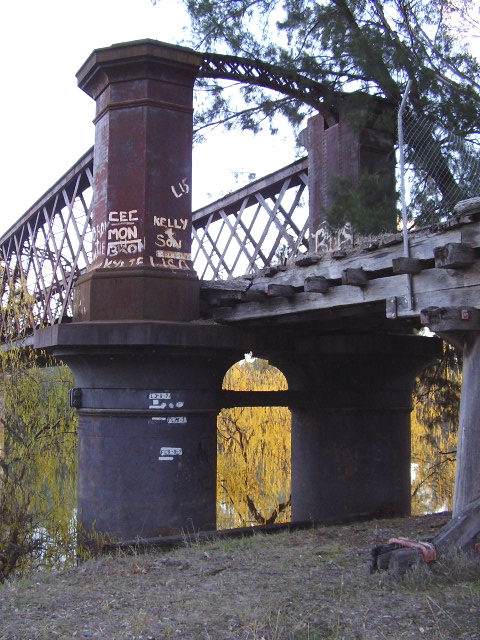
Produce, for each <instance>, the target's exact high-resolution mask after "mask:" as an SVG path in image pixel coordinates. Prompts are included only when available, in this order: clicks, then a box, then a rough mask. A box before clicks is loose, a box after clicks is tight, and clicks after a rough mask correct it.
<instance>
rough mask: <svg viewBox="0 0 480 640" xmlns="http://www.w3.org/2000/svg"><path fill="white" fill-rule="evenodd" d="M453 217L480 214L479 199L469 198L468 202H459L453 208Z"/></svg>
mask: <svg viewBox="0 0 480 640" xmlns="http://www.w3.org/2000/svg"><path fill="white" fill-rule="evenodd" d="M453 213H454V214H455V215H464V214H467V213H469V214H470V213H480V198H478V197H477V198H469V199H468V200H460V202H457V204H456V205H455V206H454V207H453Z"/></svg>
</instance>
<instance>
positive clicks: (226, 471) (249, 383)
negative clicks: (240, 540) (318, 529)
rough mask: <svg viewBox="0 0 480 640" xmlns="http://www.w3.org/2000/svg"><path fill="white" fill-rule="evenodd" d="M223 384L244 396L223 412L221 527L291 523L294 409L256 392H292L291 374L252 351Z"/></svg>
mask: <svg viewBox="0 0 480 640" xmlns="http://www.w3.org/2000/svg"><path fill="white" fill-rule="evenodd" d="M222 388H223V389H224V390H226V391H233V392H238V401H236V398H235V397H234V399H233V400H232V402H231V403H230V405H229V408H224V409H222V410H221V411H220V413H219V414H218V417H217V529H232V528H237V527H245V526H256V525H265V524H273V523H278V522H289V521H290V520H291V489H290V485H291V412H290V410H289V409H288V408H287V407H285V406H274V405H275V404H276V403H275V399H272V400H271V401H270V402H269V403H268V404H269V405H270V406H261V405H262V402H263V404H265V398H264V397H263V400H262V399H260V398H259V399H258V400H255V393H256V392H262V391H263V392H277V391H287V390H288V384H287V380H286V378H285V375H284V374H283V373H282V372H281V371H280V369H278V368H277V367H274V366H272V365H270V364H269V363H268V361H267V360H264V359H261V358H255V357H252V355H251V354H247V355H246V356H245V358H244V359H243V360H240V361H239V362H236V363H235V364H234V365H232V366H231V367H230V369H228V371H227V372H226V374H225V377H224V379H223V384H222ZM234 405H235V406H234Z"/></svg>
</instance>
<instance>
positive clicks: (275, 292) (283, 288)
mask: <svg viewBox="0 0 480 640" xmlns="http://www.w3.org/2000/svg"><path fill="white" fill-rule="evenodd" d="M294 293H295V289H294V288H293V287H292V286H290V285H289V284H269V285H268V288H267V295H268V296H270V297H271V298H276V297H282V298H291V297H292V296H293V294H294Z"/></svg>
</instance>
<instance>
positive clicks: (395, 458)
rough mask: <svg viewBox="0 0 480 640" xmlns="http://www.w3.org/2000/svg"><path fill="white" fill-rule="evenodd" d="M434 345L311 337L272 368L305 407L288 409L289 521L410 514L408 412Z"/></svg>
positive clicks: (419, 341)
mask: <svg viewBox="0 0 480 640" xmlns="http://www.w3.org/2000/svg"><path fill="white" fill-rule="evenodd" d="M438 349H439V344H438V342H437V341H436V340H434V339H431V340H430V339H426V338H416V337H411V336H388V335H382V336H373V335H364V336H362V335H358V336H355V335H353V336H329V337H322V338H317V339H315V338H312V340H311V346H310V348H309V352H308V354H307V353H305V354H303V353H299V350H300V349H297V354H298V355H297V358H296V362H284V363H281V362H279V363H278V366H279V367H280V368H281V369H282V371H283V372H284V373H285V374H286V376H287V379H288V381H289V385H290V388H298V389H303V391H304V393H305V394H306V395H307V397H308V398H309V401H308V404H306V405H305V406H302V407H292V520H293V521H304V520H312V521H324V520H329V519H339V520H341V519H345V518H352V517H356V516H404V515H407V514H409V513H410V484H411V482H410V412H411V409H412V388H413V383H414V380H415V376H416V374H417V373H418V371H419V370H420V369H421V368H422V367H423V366H425V365H426V364H427V363H428V362H430V361H431V360H432V359H433V358H434V357H435V355H437V353H438Z"/></svg>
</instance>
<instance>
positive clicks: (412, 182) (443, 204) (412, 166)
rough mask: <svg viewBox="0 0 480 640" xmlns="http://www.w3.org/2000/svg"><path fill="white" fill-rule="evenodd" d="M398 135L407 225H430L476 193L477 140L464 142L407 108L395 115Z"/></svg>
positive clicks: (479, 185)
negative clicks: (397, 117)
mask: <svg viewBox="0 0 480 640" xmlns="http://www.w3.org/2000/svg"><path fill="white" fill-rule="evenodd" d="M401 128H403V132H402V131H401ZM401 133H403V136H402V135H400V134H401ZM402 137H403V154H404V158H405V164H404V169H403V171H404V175H403V178H404V181H405V185H406V189H405V194H404V197H405V206H406V210H407V215H408V220H409V226H411V225H414V226H415V227H419V226H433V227H434V226H435V225H436V224H438V223H440V222H442V221H443V220H445V219H446V218H448V217H449V216H450V215H451V214H452V211H453V208H454V206H455V204H456V203H457V202H459V201H460V200H466V199H468V198H474V197H477V196H480V139H479V140H478V143H477V144H475V143H472V142H467V141H465V140H464V139H462V138H460V137H459V136H457V135H455V134H454V133H452V132H450V131H446V130H445V129H444V128H443V127H442V126H441V125H439V124H437V123H432V122H431V121H429V120H427V118H425V117H422V116H419V115H417V114H415V113H414V111H413V110H412V109H410V108H408V107H406V108H405V109H403V110H402V111H401V112H400V114H399V143H400V144H401V140H402ZM401 170H402V169H401V168H400V171H401ZM400 179H402V176H400ZM402 204H403V203H402Z"/></svg>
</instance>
